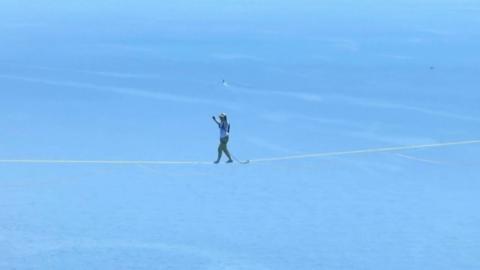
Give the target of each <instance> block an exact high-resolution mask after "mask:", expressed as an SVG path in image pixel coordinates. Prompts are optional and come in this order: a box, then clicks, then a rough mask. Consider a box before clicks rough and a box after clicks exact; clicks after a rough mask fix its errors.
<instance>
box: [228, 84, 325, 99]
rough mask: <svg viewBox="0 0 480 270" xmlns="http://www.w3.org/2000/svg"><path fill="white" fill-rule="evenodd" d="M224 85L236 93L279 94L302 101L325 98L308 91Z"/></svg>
mask: <svg viewBox="0 0 480 270" xmlns="http://www.w3.org/2000/svg"><path fill="white" fill-rule="evenodd" d="M223 86H224V87H226V88H228V89H230V90H231V91H233V92H236V93H242V94H250V95H263V96H279V97H286V98H293V99H297V100H302V101H308V102H322V101H323V98H322V97H321V96H320V95H317V94H314V93H306V92H296V91H274V90H262V89H255V88H250V87H247V86H241V85H237V84H231V83H224V85H223Z"/></svg>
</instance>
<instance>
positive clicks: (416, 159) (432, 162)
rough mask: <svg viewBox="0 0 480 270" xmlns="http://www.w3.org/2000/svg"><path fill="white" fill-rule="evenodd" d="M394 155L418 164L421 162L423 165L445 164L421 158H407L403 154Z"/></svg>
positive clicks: (407, 156)
mask: <svg viewBox="0 0 480 270" xmlns="http://www.w3.org/2000/svg"><path fill="white" fill-rule="evenodd" d="M395 155H396V156H399V157H402V158H405V159H409V160H413V161H418V162H423V163H429V164H436V165H443V164H445V163H443V162H440V161H435V160H429V159H423V158H417V157H413V156H409V155H405V154H395Z"/></svg>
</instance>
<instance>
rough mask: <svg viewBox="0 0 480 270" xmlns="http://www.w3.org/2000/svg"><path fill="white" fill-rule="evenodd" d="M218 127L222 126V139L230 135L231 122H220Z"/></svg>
mask: <svg viewBox="0 0 480 270" xmlns="http://www.w3.org/2000/svg"><path fill="white" fill-rule="evenodd" d="M218 127H219V128H220V139H223V138H225V137H228V135H229V131H230V124H229V123H228V122H221V123H220V124H218Z"/></svg>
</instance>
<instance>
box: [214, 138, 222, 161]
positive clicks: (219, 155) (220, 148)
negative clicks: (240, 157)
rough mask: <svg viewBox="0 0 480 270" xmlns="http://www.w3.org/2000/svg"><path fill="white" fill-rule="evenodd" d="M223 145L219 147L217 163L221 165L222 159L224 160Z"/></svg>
mask: <svg viewBox="0 0 480 270" xmlns="http://www.w3.org/2000/svg"><path fill="white" fill-rule="evenodd" d="M222 144H223V143H222V142H220V144H219V145H218V157H217V160H216V161H215V163H219V162H220V159H221V158H222V151H223V148H222Z"/></svg>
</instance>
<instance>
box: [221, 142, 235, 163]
mask: <svg viewBox="0 0 480 270" xmlns="http://www.w3.org/2000/svg"><path fill="white" fill-rule="evenodd" d="M227 144H228V137H226V138H225V140H224V141H223V152H225V155H227V157H228V161H227V162H229V163H231V162H232V161H233V159H232V156H231V155H230V151H228V148H227Z"/></svg>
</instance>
